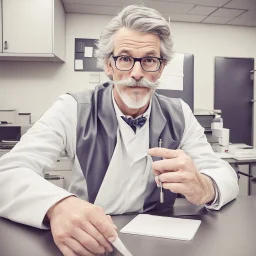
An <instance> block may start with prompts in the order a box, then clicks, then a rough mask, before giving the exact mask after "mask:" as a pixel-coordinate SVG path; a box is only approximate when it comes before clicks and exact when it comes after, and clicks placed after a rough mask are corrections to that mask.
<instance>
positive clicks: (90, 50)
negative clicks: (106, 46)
mask: <svg viewBox="0 0 256 256" xmlns="http://www.w3.org/2000/svg"><path fill="white" fill-rule="evenodd" d="M92 53H93V47H87V46H86V47H84V57H89V58H91V57H92Z"/></svg>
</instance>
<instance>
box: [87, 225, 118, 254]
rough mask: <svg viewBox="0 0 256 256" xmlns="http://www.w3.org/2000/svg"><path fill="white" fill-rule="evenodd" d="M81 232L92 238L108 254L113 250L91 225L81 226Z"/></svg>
mask: <svg viewBox="0 0 256 256" xmlns="http://www.w3.org/2000/svg"><path fill="white" fill-rule="evenodd" d="M82 228H83V230H84V231H85V232H86V233H88V234H89V235H90V236H91V237H93V238H94V239H95V240H96V241H97V242H98V243H99V245H101V246H103V247H104V248H105V249H106V250H107V251H108V252H112V251H113V249H112V247H111V245H110V243H109V242H108V241H107V239H106V238H105V237H104V236H103V235H102V234H101V233H100V232H99V230H98V229H96V228H95V227H94V226H93V225H92V224H91V223H89V222H87V223H86V224H84V225H83V227H82Z"/></svg>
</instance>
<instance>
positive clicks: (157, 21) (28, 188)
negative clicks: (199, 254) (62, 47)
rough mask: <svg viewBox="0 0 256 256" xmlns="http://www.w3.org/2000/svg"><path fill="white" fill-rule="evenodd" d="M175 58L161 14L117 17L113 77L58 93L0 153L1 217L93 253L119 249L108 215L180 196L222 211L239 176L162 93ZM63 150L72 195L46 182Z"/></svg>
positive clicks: (182, 108)
mask: <svg viewBox="0 0 256 256" xmlns="http://www.w3.org/2000/svg"><path fill="white" fill-rule="evenodd" d="M171 55H172V40H171V35H170V29H169V26H168V23H167V22H166V20H165V19H164V18H163V17H162V16H161V15H160V14H159V13H158V12H157V11H155V10H153V9H150V8H146V7H139V6H128V7H126V8H125V9H124V10H123V11H122V12H121V13H120V14H119V15H118V16H117V17H115V18H114V19H113V20H112V21H111V22H110V23H109V24H108V25H107V26H106V28H105V29H104V30H103V31H102V35H101V38H100V40H99V42H98V50H97V52H96V56H97V57H98V60H99V64H100V65H101V66H102V67H104V70H105V72H106V74H107V75H108V76H109V77H110V78H111V79H112V82H110V83H106V84H103V85H99V86H96V88H95V90H94V91H92V92H87V91H85V92H80V93H75V94H73V95H64V96H61V97H60V98H59V100H58V101H57V102H56V103H55V104H54V105H53V106H52V107H51V108H50V109H49V110H48V111H47V112H46V113H45V115H44V116H43V117H42V118H41V119H40V120H39V121H38V122H37V123H36V124H35V125H34V126H33V128H31V129H30V130H29V132H28V133H27V134H26V135H25V136H23V138H22V139H21V141H20V142H19V143H18V144H17V146H16V147H15V148H14V149H13V150H12V151H11V152H10V153H9V154H6V155H5V156H4V157H2V159H1V160H0V189H1V191H0V194H1V199H0V216H2V217H5V218H9V219H11V220H14V221H17V222H21V223H24V224H27V225H31V226H35V227H39V228H47V226H48V225H50V227H51V231H52V234H53V237H54V240H55V243H56V244H57V246H58V247H59V249H60V250H61V251H62V253H63V254H64V255H68V256H73V255H94V254H102V253H105V252H110V251H112V248H111V246H110V243H109V242H111V241H113V240H114V239H115V238H116V237H117V232H116V227H115V225H114V224H113V222H112V220H111V217H110V216H108V215H107V214H123V213H127V212H146V211H149V210H154V209H160V208H163V207H170V206H172V205H173V204H174V201H175V198H176V193H180V194H183V195H184V196H185V197H186V198H187V200H188V201H190V202H191V203H193V204H196V205H205V206H206V207H208V208H209V209H215V210H218V209H220V208H221V207H222V206H223V205H224V204H226V203H227V202H229V201H231V200H233V199H234V198H235V197H236V196H237V194H238V184H237V176H236V173H235V172H234V170H233V169H232V168H231V167H230V166H229V165H228V164H226V163H225V162H224V161H222V160H220V159H218V158H217V157H216V156H215V154H214V152H213V151H212V149H211V147H210V145H209V144H208V143H207V141H206V138H205V136H204V131H203V128H202V127H201V126H200V125H199V124H198V123H197V121H196V119H195V117H194V116H193V114H192V112H191V110H190V109H189V107H188V106H187V105H186V104H185V103H184V102H183V101H181V100H179V99H170V98H167V97H164V96H160V95H157V94H156V93H155V88H156V87H157V84H158V82H157V81H158V79H159V78H160V76H161V73H162V71H163V69H164V67H165V65H166V64H167V63H168V61H170V59H171ZM135 118H136V121H134V119H135ZM160 143H161V144H162V148H160V147H158V146H160V145H159V144H160ZM62 151H64V152H65V153H66V155H67V156H68V158H69V159H70V160H71V161H72V170H73V176H72V183H71V186H70V189H69V192H67V191H65V190H63V189H61V188H58V187H56V186H54V185H53V184H51V183H48V182H47V181H46V180H44V179H43V174H44V173H45V172H46V171H49V170H52V169H54V165H55V162H56V160H57V158H58V157H59V155H60V153H61V152H62ZM159 182H162V183H163V188H164V203H160V202H159V188H158V187H157V186H159Z"/></svg>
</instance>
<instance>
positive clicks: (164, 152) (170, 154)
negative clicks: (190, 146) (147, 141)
mask: <svg viewBox="0 0 256 256" xmlns="http://www.w3.org/2000/svg"><path fill="white" fill-rule="evenodd" d="M182 153H183V151H182V150H180V149H176V150H173V149H168V148H150V149H149V150H148V154H149V155H151V156H156V157H162V158H168V159H172V158H176V157H178V156H179V155H180V154H182Z"/></svg>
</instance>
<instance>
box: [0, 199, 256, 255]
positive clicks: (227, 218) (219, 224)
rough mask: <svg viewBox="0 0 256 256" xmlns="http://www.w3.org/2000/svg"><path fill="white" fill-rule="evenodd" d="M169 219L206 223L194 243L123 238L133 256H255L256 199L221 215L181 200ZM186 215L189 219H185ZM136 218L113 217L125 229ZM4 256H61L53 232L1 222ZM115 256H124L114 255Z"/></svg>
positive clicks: (239, 202)
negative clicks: (175, 217) (196, 220)
mask: <svg viewBox="0 0 256 256" xmlns="http://www.w3.org/2000/svg"><path fill="white" fill-rule="evenodd" d="M162 214H164V215H169V216H182V217H183V218H191V219H200V220H202V223H201V225H200V227H199V229H198V231H197V233H196V235H195V237H194V239H193V240H192V241H180V240H171V239H162V238H153V237H145V236H137V235H129V234H120V238H121V239H122V241H123V242H124V243H125V244H126V246H127V247H128V248H129V249H130V251H131V252H132V253H133V256H145V255H147V256H166V255H170V256H201V255H202V256H205V255H207V256H216V255H220V256H224V255H225V256H242V255H243V256H255V255H256V197H253V196H249V197H240V198H238V199H236V200H235V201H233V202H231V203H229V204H228V205H226V206H225V207H223V208H222V209H221V210H220V211H207V210H206V209H204V208H200V207H197V206H192V205H188V204H187V202H186V200H185V199H178V201H177V205H176V204H175V206H174V207H173V209H172V210H169V211H166V212H164V213H162ZM185 215H186V216H185ZM134 217H135V215H123V216H113V219H114V222H115V224H116V225H117V226H118V228H119V229H120V228H122V227H123V226H124V225H126V224H127V223H128V222H129V221H130V220H132V219H133V218H134ZM0 255H1V256H35V255H36V256H60V255H61V253H60V252H59V250H58V249H57V247H56V246H55V244H54V242H53V240H52V236H51V233H50V231H43V230H39V229H35V228H31V227H27V226H24V225H20V224H17V223H14V222H11V221H8V220H5V219H3V218H0ZM110 255H112V256H120V254H119V253H118V252H117V251H114V252H113V253H112V254H110Z"/></svg>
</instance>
